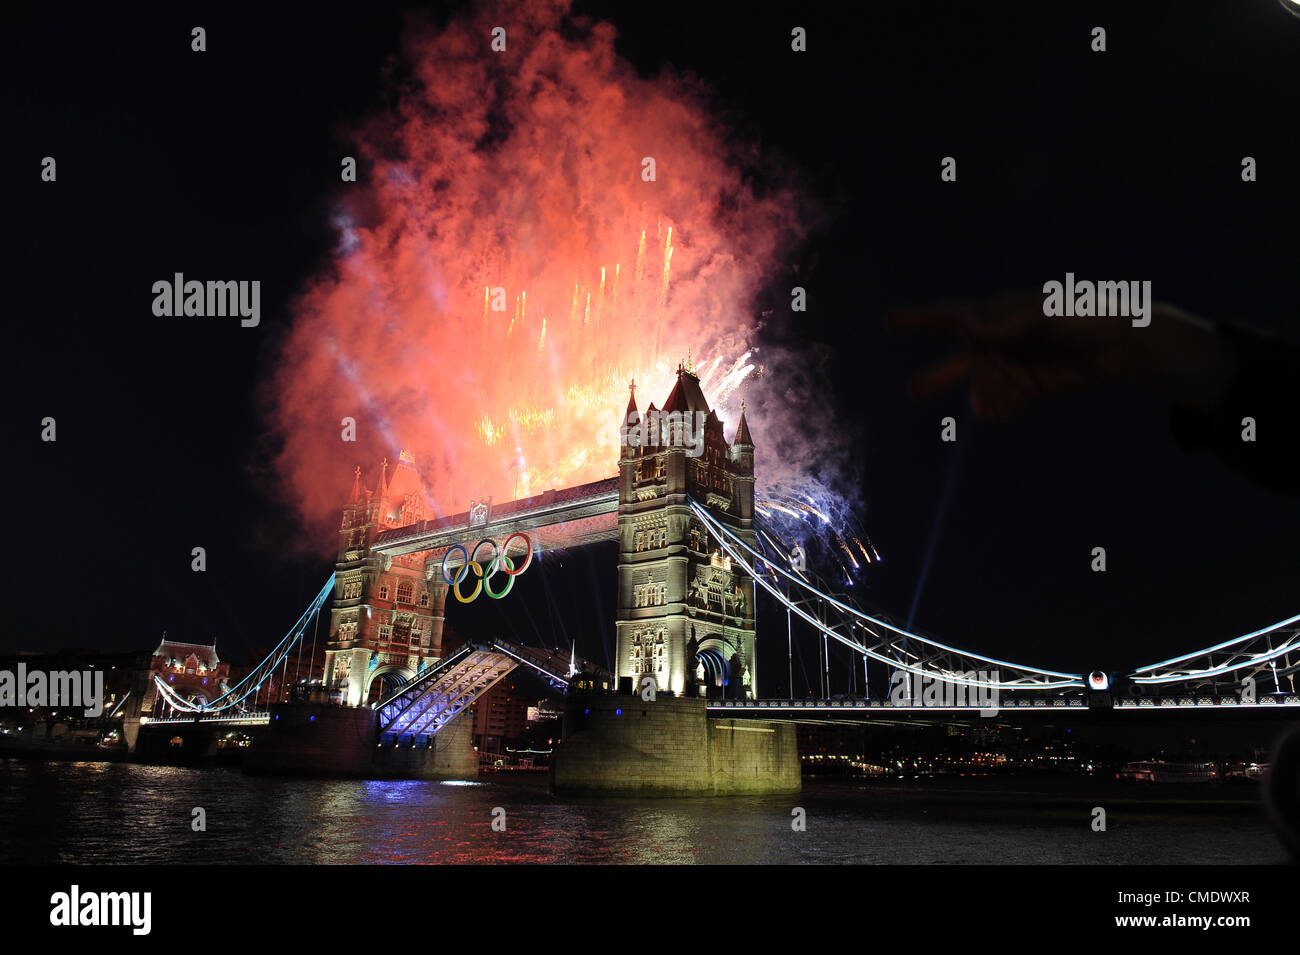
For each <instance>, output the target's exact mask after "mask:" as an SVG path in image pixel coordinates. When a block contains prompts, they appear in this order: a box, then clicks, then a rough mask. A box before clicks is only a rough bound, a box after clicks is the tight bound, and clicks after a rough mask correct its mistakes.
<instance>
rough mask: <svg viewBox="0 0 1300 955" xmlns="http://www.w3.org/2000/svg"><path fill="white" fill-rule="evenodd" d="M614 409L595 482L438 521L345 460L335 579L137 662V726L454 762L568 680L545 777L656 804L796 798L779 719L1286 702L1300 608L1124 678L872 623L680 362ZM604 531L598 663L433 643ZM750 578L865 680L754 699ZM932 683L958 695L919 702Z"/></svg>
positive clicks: (459, 771)
mask: <svg viewBox="0 0 1300 955" xmlns="http://www.w3.org/2000/svg"><path fill="white" fill-rule="evenodd" d="M625 421H626V425H625V426H624V428H623V434H624V441H623V444H622V447H621V450H620V453H619V458H618V462H617V466H618V474H617V476H616V477H611V478H609V479H606V480H602V481H595V482H592V483H589V484H583V485H579V486H576V487H570V488H564V489H560V490H550V491H547V492H545V493H543V494H538V495H534V496H532V497H528V498H524V499H520V500H515V501H509V502H506V503H503V504H494V503H493V502H492V501H491V500H483V501H474V502H472V503H471V506H470V508H469V509H468V510H467V511H465V512H462V513H460V514H454V515H450V516H445V517H430V516H429V515H428V514H427V513H426V503H425V502H426V500H427V495H426V491H425V488H424V487H423V485H422V483H421V480H420V477H419V473H418V471H417V469H416V467H415V462H414V460H413V459H412V458H411V456H410V455H409V454H407V453H406V452H402V453H401V454H400V456H399V458H398V462H397V465H396V467H395V468H392V469H391V470H390V467H389V465H388V462H387V461H385V462H383V464H382V465H381V466H380V469H379V472H378V476H377V481H376V484H375V486H374V488H372V489H368V488H366V487H364V486H363V482H362V475H361V471H360V469H357V471H356V472H355V474H354V480H353V486H352V492H351V494H350V496H349V499H348V501H347V503H346V505H345V507H344V510H343V517H342V521H341V525H340V529H339V550H338V559H337V565H336V569H335V572H334V574H333V575H332V576H331V578H330V580H329V581H327V582H326V584H325V586H324V587H323V588H322V589H321V591H320V593H319V594H318V595H317V596H316V598H315V599H314V600H313V601H312V603H311V604H310V605H309V606H308V608H307V610H306V611H304V613H303V615H302V616H301V617H300V618H299V620H298V622H297V623H296V624H295V625H294V627H293V628H291V630H290V631H289V633H288V634H286V635H285V637H284V639H283V640H281V642H280V643H279V644H277V646H276V648H275V649H274V650H273V651H272V652H271V654H270V655H268V657H267V658H266V659H265V660H264V661H262V663H261V664H259V665H258V666H257V667H255V668H254V669H253V670H252V671H251V672H250V673H249V674H248V675H247V676H246V677H244V679H243V680H241V681H240V682H239V683H238V684H237V685H236V686H234V687H228V686H226V685H225V684H224V683H222V684H221V685H220V687H219V691H218V692H213V693H208V694H198V695H196V694H193V693H191V694H183V693H181V692H177V690H176V689H174V688H173V687H172V686H170V685H168V683H167V682H165V681H164V680H162V679H159V678H158V676H157V675H156V674H155V675H154V677H153V683H152V686H151V687H150V694H151V695H150V698H151V699H152V698H154V697H156V698H158V699H159V700H160V701H163V702H165V704H166V706H167V712H168V713H169V714H171V715H172V718H171V719H167V720H156V719H155V720H153V722H155V723H159V724H166V725H165V726H162V725H160V727H159V728H160V729H165V730H166V731H167V732H168V733H171V732H180V730H179V729H178V728H177V727H178V726H180V725H181V724H193V726H196V727H197V726H199V725H206V726H215V725H219V724H223V723H237V724H241V725H250V724H261V725H263V726H265V728H266V732H265V734H264V735H263V736H262V737H261V738H260V739H259V740H258V743H257V745H256V746H255V747H254V750H253V752H252V753H251V754H250V757H249V759H248V761H247V762H246V764H245V768H246V769H247V770H249V771H268V772H287V771H301V772H310V773H344V774H348V775H360V776H413V777H433V778H444V777H458V776H471V775H473V774H474V773H475V772H476V771H477V757H476V754H475V753H474V752H473V749H472V745H471V736H470V731H469V726H468V720H467V719H464V718H462V714H463V713H464V712H465V711H466V710H467V709H468V707H469V706H470V705H471V704H472V703H473V702H474V701H475V700H476V699H478V698H479V697H480V696H481V695H482V694H483V693H485V692H487V691H488V690H489V689H491V687H492V686H494V685H495V684H496V683H498V682H499V681H500V680H501V679H503V678H504V677H505V676H506V675H508V674H509V673H511V672H512V671H514V670H515V669H516V668H518V667H525V668H527V669H529V670H531V671H533V672H534V673H535V674H537V675H538V676H539V677H540V678H541V679H542V681H543V682H544V683H547V684H549V685H550V686H551V687H553V688H554V689H555V690H556V691H557V692H562V693H565V694H566V702H565V717H564V726H563V731H562V739H561V742H560V744H559V745H558V746H557V748H556V752H555V756H554V759H553V761H552V765H551V786H552V789H553V790H554V791H556V792H568V793H582V792H590V793H607V794H608V793H615V794H617V793H629V794H632V793H635V794H638V795H656V794H657V795H665V796H672V795H698V794H713V795H723V794H732V793H771V792H793V791H797V790H798V789H799V759H798V753H797V751H796V744H795V737H794V726H795V725H796V724H797V723H800V722H820V721H832V722H843V721H861V720H872V719H877V718H885V719H900V718H901V719H920V718H924V719H931V720H933V719H954V718H969V717H971V716H974V715H988V709H989V704H990V699H991V700H992V701H993V707H994V709H995V711H996V712H1003V711H1005V712H1007V713H1014V714H1016V717H1017V718H1020V717H1024V718H1028V719H1033V718H1035V714H1042V715H1043V717H1044V718H1054V717H1056V716H1059V715H1063V714H1065V713H1069V712H1071V711H1075V712H1082V713H1084V714H1098V713H1104V714H1106V716H1107V718H1109V715H1111V714H1122V713H1125V712H1128V713H1132V714H1134V716H1133V717H1131V718H1142V717H1138V716H1137V715H1136V714H1138V713H1142V712H1146V713H1151V712H1156V711H1169V710H1179V709H1189V710H1202V711H1204V710H1206V709H1215V710H1223V711H1225V712H1227V711H1233V712H1245V711H1253V712H1256V713H1259V714H1264V713H1265V712H1272V713H1277V714H1283V713H1286V712H1288V711H1293V710H1294V709H1295V708H1300V696H1297V694H1296V692H1295V687H1294V679H1295V673H1296V670H1297V669H1300V659H1297V658H1298V657H1300V616H1297V617H1292V618H1290V619H1288V620H1284V621H1281V622H1279V623H1277V624H1274V625H1272V626H1269V627H1265V628H1263V629H1260V630H1256V631H1254V632H1251V633H1248V634H1245V635H1243V636H1240V637H1237V638H1235V639H1232V640H1227V641H1223V642H1221V643H1218V644H1215V645H1214V646H1212V647H1209V648H1207V649H1204V650H1198V651H1195V652H1193V653H1188V654H1184V655H1181V656H1178V657H1174V658H1172V659H1170V660H1165V661H1162V662H1160V663H1157V664H1152V665H1149V666H1144V667H1139V668H1136V669H1134V670H1132V671H1128V672H1124V671H1118V672H1114V671H1105V670H1094V671H1092V672H1090V673H1088V674H1087V675H1086V676H1085V675H1084V674H1083V673H1069V672H1063V671H1058V670H1050V669H1044V668H1041V667H1033V666H1027V665H1023V664H1017V663H1012V662H1010V661H1006V660H999V659H995V658H992V657H988V656H984V655H982V654H978V653H974V652H971V651H967V650H962V649H958V648H957V647H955V646H952V645H949V644H946V643H941V642H939V641H937V640H935V639H933V638H932V637H928V636H925V635H921V634H916V633H910V632H908V631H906V630H904V629H902V628H900V627H897V626H896V625H894V624H892V623H890V622H889V621H888V620H886V619H883V618H882V617H880V616H878V615H876V614H873V613H871V612H870V611H868V610H867V609H865V608H863V607H861V606H860V605H859V604H858V603H857V602H856V601H854V600H853V598H852V597H851V596H850V595H847V594H844V593H839V592H837V591H836V590H835V589H834V588H833V587H832V586H831V585H829V584H828V583H827V582H826V581H824V580H822V579H820V578H819V577H818V576H817V575H816V574H815V572H813V571H812V570H811V569H809V568H807V567H805V566H804V561H803V560H802V559H801V558H800V557H798V556H792V555H790V554H786V553H781V552H778V551H776V550H774V549H773V543H772V535H771V534H770V533H761V531H762V530H763V529H762V528H761V527H759V526H758V524H757V520H756V517H755V510H756V509H755V479H754V468H755V444H754V439H753V438H752V436H751V434H750V429H749V425H748V422H747V421H746V417H745V412H744V406H743V404H742V408H741V414H740V417H739V419H738V421H737V422H736V425H735V430H734V431H733V432H732V438H731V440H730V441H728V440H727V435H726V431H725V428H724V423H723V422H722V421H721V420H720V419H719V417H718V416H717V414H716V413H715V412H714V411H713V410H712V409H711V408H710V407H709V405H708V401H707V400H706V398H705V396H704V393H703V391H702V389H701V387H700V382H699V379H698V377H697V376H696V375H695V374H694V372H693V370H692V369H691V368H690V367H689V365H682V366H679V368H678V370H677V377H676V382H675V384H674V386H673V388H672V390H671V391H670V393H669V395H668V396H667V398H666V399H665V401H664V405H663V407H662V408H657V407H656V406H655V405H654V404H653V403H651V404H650V405H649V406H647V408H646V409H645V410H644V412H642V411H641V410H640V409H639V408H638V406H637V403H636V394H635V388H633V390H632V394H631V396H630V398H629V403H628V407H627V416H626V419H625ZM609 540H616V541H617V542H618V577H617V579H618V583H617V595H616V604H615V606H616V609H615V619H614V621H613V624H614V631H615V640H614V644H615V658H614V660H613V667H614V672H613V673H609V672H606V671H605V670H604V669H603V668H601V667H599V666H597V665H595V664H593V663H591V662H589V661H585V660H580V659H578V658H577V656H576V654H574V655H570V656H569V657H567V658H562V657H557V656H555V655H553V654H551V653H550V652H548V651H544V650H537V649H534V648H529V647H523V646H520V645H517V644H515V643H512V642H508V641H504V640H500V639H490V640H483V639H479V640H473V639H472V640H470V641H469V642H468V643H466V644H464V645H462V646H459V647H455V648H449V647H445V646H444V639H443V638H444V624H445V621H446V617H447V611H448V609H449V606H448V601H449V598H451V606H453V607H454V606H455V604H456V603H457V602H464V603H468V602H470V601H472V600H475V599H479V598H486V599H493V598H495V599H508V595H509V593H510V591H511V588H512V587H513V584H514V579H515V578H516V577H517V576H519V575H520V574H523V573H525V572H527V570H528V569H529V567H530V566H531V565H532V563H533V562H534V561H535V560H539V559H543V555H545V554H547V553H550V552H553V551H556V550H560V549H565V548H572V547H580V546H584V545H587V544H591V543H594V542H598V541H609ZM760 590H761V591H762V592H764V593H766V594H768V595H770V596H771V597H772V598H773V599H774V600H775V601H777V603H778V605H779V606H781V607H783V608H784V609H785V610H786V614H785V617H786V622H787V626H786V627H784V628H780V630H779V631H778V632H777V633H778V635H772V636H769V638H768V639H769V640H771V641H772V642H777V641H778V640H779V638H780V636H784V637H785V639H784V641H780V642H783V643H785V644H786V646H785V647H781V648H780V649H781V650H785V651H786V652H785V653H784V654H779V655H781V656H787V657H788V656H789V655H790V651H791V645H792V641H793V639H794V636H793V627H792V624H793V623H794V622H796V621H797V622H798V624H799V629H800V633H801V636H802V637H804V638H806V636H807V635H808V634H812V635H813V636H814V637H815V638H816V639H817V640H818V641H819V642H820V643H821V644H822V650H823V655H824V658H825V659H829V649H828V648H829V646H831V645H832V644H834V645H837V646H840V647H843V648H846V649H847V650H848V651H849V652H850V653H851V654H853V655H854V656H855V657H856V658H858V659H860V660H861V661H862V667H863V671H862V685H863V686H864V687H873V686H874V687H875V688H876V690H877V692H876V694H875V695H873V694H872V693H869V692H864V694H863V695H862V696H861V697H858V698H852V699H846V698H838V699H816V698H811V697H810V698H805V699H761V698H759V696H758V692H757V690H758V659H757V657H758V654H757V645H758V644H757V617H756V612H757V604H756V597H757V595H758V593H759V591H760ZM327 605H328V625H327V635H326V645H325V654H326V662H325V671H324V680H323V683H321V684H319V685H315V686H313V687H310V688H309V689H310V697H311V698H310V699H306V700H299V701H297V702H294V703H276V704H273V705H272V706H271V707H270V710H269V711H268V712H260V711H258V710H257V709H256V707H255V706H254V707H250V702H252V703H256V701H258V700H259V699H261V698H262V697H263V696H264V695H265V694H262V693H261V690H262V688H263V686H264V685H274V684H275V681H276V678H277V673H278V674H279V677H278V678H279V681H280V682H279V685H281V686H283V685H284V681H285V674H286V673H287V670H288V660H289V658H290V655H291V654H292V653H293V652H294V651H295V648H296V649H297V651H298V652H299V654H301V648H302V645H303V643H304V642H305V641H307V640H311V639H314V638H313V637H312V636H310V635H309V631H310V632H312V633H314V629H315V627H316V626H317V625H318V624H319V623H320V622H321V621H323V620H324V619H325V618H326V614H325V608H326V606H327ZM781 631H784V632H783V633H782V632H781ZM873 667H874V683H873V677H872V672H873ZM1112 683H1114V684H1115V686H1112ZM935 686H941V687H948V688H955V689H956V690H957V691H958V693H957V694H956V696H955V697H953V696H952V695H945V694H939V695H938V696H936V697H934V698H931V696H930V693H929V690H930V689H931V688H933V687H935ZM900 688H906V692H905V693H903V694H901V695H900V692H899V691H900ZM963 691H969V692H968V693H966V692H963ZM1120 691H1122V692H1120ZM134 719H136V720H137V721H138V723H139V724H145V723H148V722H150V717H149V715H148V714H144V715H143V716H142V717H134ZM130 735H131V734H130V733H129V732H128V736H130ZM132 738H134V737H132Z"/></svg>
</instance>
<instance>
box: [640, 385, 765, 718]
mask: <svg viewBox="0 0 1300 955" xmlns="http://www.w3.org/2000/svg"><path fill="white" fill-rule="evenodd" d="M625 420H626V423H625V425H624V426H623V432H624V444H623V447H622V448H621V451H620V456H619V508H618V536H619V560H618V605H617V613H616V617H615V630H616V640H617V657H616V661H617V662H616V664H615V675H616V676H617V677H620V678H621V677H630V678H631V680H632V684H633V686H634V687H636V688H638V689H639V688H640V687H641V681H642V679H643V678H644V677H645V676H646V675H649V676H653V677H654V678H655V683H656V685H657V686H658V687H659V688H660V689H662V690H669V691H671V692H673V693H675V694H678V695H686V696H697V695H699V696H705V695H707V696H714V697H717V696H726V697H729V698H733V699H738V698H753V697H754V695H755V689H756V687H757V685H758V677H757V669H756V664H755V652H754V637H755V627H754V581H753V579H752V578H751V577H750V576H749V575H748V574H746V573H744V571H743V569H742V568H739V567H733V566H732V564H731V561H730V559H729V558H727V557H726V556H725V554H724V553H723V552H722V549H721V547H720V546H719V545H718V543H717V542H716V541H713V540H710V536H709V534H708V532H707V531H706V530H705V528H704V526H703V524H701V522H700V521H699V520H698V519H696V518H695V517H694V516H693V515H692V513H691V510H690V505H689V500H690V499H692V498H693V499H694V500H695V501H697V502H698V503H699V504H701V505H703V506H704V507H706V508H708V510H709V512H710V513H711V514H712V515H713V516H714V518H715V519H716V520H718V521H719V522H720V523H722V524H723V525H725V526H727V527H729V528H731V529H733V530H734V531H735V533H736V534H738V535H739V536H740V537H741V538H742V539H744V540H746V541H747V542H749V543H750V545H751V546H754V542H755V531H754V528H753V517H754V445H753V441H752V439H751V438H750V435H749V428H748V426H747V425H746V423H745V413H744V408H743V405H742V408H741V413H740V421H739V423H738V425H737V427H736V435H735V439H734V441H732V442H731V443H728V442H727V439H726V437H725V435H724V433H723V426H722V421H721V420H719V418H718V416H717V415H716V414H715V413H714V412H713V411H712V409H710V408H709V405H708V401H707V400H706V399H705V397H704V393H703V391H702V390H701V388H700V380H699V378H698V377H697V376H696V374H695V372H694V370H693V369H692V368H691V367H690V365H689V363H687V364H683V365H679V366H678V369H677V382H676V384H675V385H674V386H673V389H672V391H671V393H670V394H669V395H668V398H667V400H666V401H665V402H664V406H663V408H662V409H658V408H656V407H655V406H654V404H653V403H652V404H651V405H650V406H649V408H647V409H646V412H645V414H644V415H642V414H641V413H640V412H639V411H638V409H637V405H636V391H635V383H634V384H633V386H632V395H631V397H630V399H629V401H628V408H627V418H626V419H625ZM620 682H621V681H620Z"/></svg>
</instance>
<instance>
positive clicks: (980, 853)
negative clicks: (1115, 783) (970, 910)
mask: <svg viewBox="0 0 1300 955" xmlns="http://www.w3.org/2000/svg"><path fill="white" fill-rule="evenodd" d="M1002 796H1003V798H1002V799H1001V800H1000V801H999V800H991V801H989V802H987V803H985V802H984V801H982V800H981V799H978V798H977V799H975V800H974V801H964V802H960V803H955V804H951V805H942V804H935V803H933V802H925V801H923V800H921V801H918V800H916V799H912V798H909V797H908V796H907V794H906V793H905V792H899V791H878V790H875V789H872V788H869V787H868V788H861V787H860V788H856V789H855V788H852V787H810V788H809V789H807V790H805V792H804V793H803V794H801V795H799V796H780V797H746V798H733V799H678V800H598V799H587V800H563V801H562V800H557V799H553V798H552V797H550V796H548V795H546V793H545V792H544V791H542V790H541V789H540V788H535V787H532V786H521V785H518V784H506V785H503V784H499V783H483V784H480V785H473V786H449V785H444V784H440V783H436V782H419V781H363V780H302V779H272V778H264V777H247V776H243V775H241V774H239V773H238V772H233V771H228V770H217V769H205V770H195V769H182V768H175V767H161V766H138V765H131V764H120V763H116V764H115V763H48V764H47V763H38V762H25V761H19V760H0V861H3V862H5V863H17V862H21V863H47V862H68V863H201V864H214V863H235V862H241V863H243V862H254V863H258V862H264V863H410V862H417V863H427V862H440V863H486V862H491V863H513V862H606V863H713V864H732V863H736V864H739V863H805V862H813V863H903V864H908V863H942V864H962V863H1056V862H1061V863H1092V864H1113V863H1135V862H1136V863H1141V862H1152V863H1234V862H1235V863H1241V862H1251V863H1260V862H1279V861H1282V853H1281V851H1280V849H1279V848H1278V845H1277V842H1276V840H1275V839H1274V837H1273V835H1272V833H1271V831H1270V829H1269V827H1268V826H1267V824H1266V823H1265V822H1264V821H1263V819H1262V818H1261V817H1260V815H1259V814H1258V812H1255V811H1253V809H1252V808H1251V807H1250V806H1249V805H1243V806H1240V807H1236V808H1233V809H1231V810H1229V811H1227V812H1226V813H1225V812H1223V811H1220V812H1217V813H1200V814H1197V813H1189V812H1188V811H1186V810H1184V811H1182V812H1173V811H1167V810H1163V809H1161V810H1159V811H1143V812H1126V811H1124V809H1123V806H1122V804H1118V805H1113V806H1112V808H1111V809H1110V810H1109V818H1108V831H1107V832H1106V833H1095V832H1093V831H1092V830H1091V828H1090V826H1089V825H1088V823H1089V821H1090V815H1089V813H1088V805H1092V804H1095V803H1094V801H1093V800H1092V799H1091V798H1088V799H1084V798H1081V799H1080V800H1078V803H1079V804H1078V806H1075V805H1072V804H1071V805H1053V806H1043V805H1040V804H1038V803H1033V804H1032V805H1031V804H1027V803H1025V802H1024V801H1020V802H1017V800H1016V798H1015V797H1012V798H1010V799H1008V798H1006V796H1007V794H1006V793H1003V794H1002ZM1085 803H1086V804H1087V805H1085ZM795 806H802V807H804V809H805V810H806V812H807V831H805V832H794V831H792V830H791V826H790V821H791V809H792V807H795ZM195 807H203V808H204V809H205V810H206V813H207V831H206V832H197V833H196V832H193V831H192V829H191V825H190V823H191V819H192V810H193V809H194V808H195ZM496 807H502V808H504V809H505V811H506V831H505V832H495V831H493V829H492V818H493V815H492V810H493V809H494V808H496Z"/></svg>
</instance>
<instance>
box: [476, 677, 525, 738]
mask: <svg viewBox="0 0 1300 955" xmlns="http://www.w3.org/2000/svg"><path fill="white" fill-rule="evenodd" d="M530 702H536V701H530V700H528V699H527V698H525V697H524V696H522V695H521V694H520V693H519V692H518V691H516V690H515V688H514V687H513V686H511V685H510V684H508V683H506V682H501V683H498V684H497V685H496V686H494V687H493V688H492V689H490V690H488V691H487V692H486V693H484V694H483V695H482V696H480V697H479V698H478V700H476V701H475V702H474V704H473V705H472V706H471V708H470V714H471V716H470V718H471V719H472V720H473V721H474V745H475V746H477V747H478V751H479V752H480V753H499V752H501V748H502V743H503V742H504V741H505V740H510V739H515V738H516V737H518V736H520V735H521V734H522V733H523V731H524V726H525V725H526V724H527V722H528V709H529V706H530Z"/></svg>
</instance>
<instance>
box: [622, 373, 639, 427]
mask: <svg viewBox="0 0 1300 955" xmlns="http://www.w3.org/2000/svg"><path fill="white" fill-rule="evenodd" d="M627 390H628V392H629V393H630V394H629V396H628V399H627V417H626V418H625V419H624V420H625V421H627V422H628V423H631V421H632V415H634V414H635V415H637V416H640V414H641V413H640V412H639V411H637V410H636V379H635V378H633V379H632V383H631V384H630V385H628V386H627Z"/></svg>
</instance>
